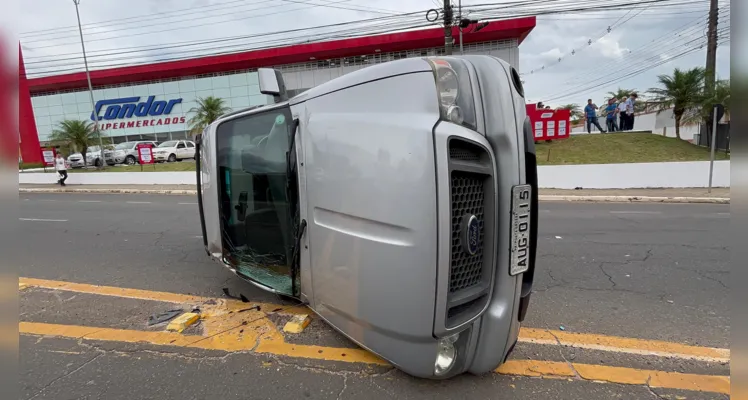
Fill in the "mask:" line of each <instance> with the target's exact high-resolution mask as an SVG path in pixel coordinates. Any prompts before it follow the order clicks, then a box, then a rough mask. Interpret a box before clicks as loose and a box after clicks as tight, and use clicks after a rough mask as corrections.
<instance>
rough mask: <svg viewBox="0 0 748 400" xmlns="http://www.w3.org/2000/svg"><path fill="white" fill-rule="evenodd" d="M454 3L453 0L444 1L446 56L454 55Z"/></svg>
mask: <svg viewBox="0 0 748 400" xmlns="http://www.w3.org/2000/svg"><path fill="white" fill-rule="evenodd" d="M452 11H453V10H452V2H451V0H444V54H446V55H448V56H451V55H452V46H453V45H454V38H452V19H453V17H454V15H453V14H452Z"/></svg>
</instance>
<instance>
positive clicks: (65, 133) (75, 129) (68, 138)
mask: <svg viewBox="0 0 748 400" xmlns="http://www.w3.org/2000/svg"><path fill="white" fill-rule="evenodd" d="M49 138H50V140H51V141H52V142H56V143H62V144H65V145H67V146H70V147H72V148H74V149H75V150H77V151H80V153H81V155H82V156H83V161H84V162H86V153H87V152H88V148H89V146H91V145H93V144H95V143H97V139H98V135H96V131H94V128H93V123H90V122H86V121H80V120H74V119H66V120H64V121H61V122H59V123H58V124H57V128H55V129H54V130H53V131H52V134H51V135H50V137H49ZM84 165H85V164H84Z"/></svg>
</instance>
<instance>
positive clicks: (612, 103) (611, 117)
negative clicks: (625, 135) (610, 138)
mask: <svg viewBox="0 0 748 400" xmlns="http://www.w3.org/2000/svg"><path fill="white" fill-rule="evenodd" d="M616 115H618V104H616V98H615V97H614V98H612V99H610V100H608V106H607V107H605V122H606V125H607V128H608V132H615V131H617V130H619V128H618V124H617V123H616Z"/></svg>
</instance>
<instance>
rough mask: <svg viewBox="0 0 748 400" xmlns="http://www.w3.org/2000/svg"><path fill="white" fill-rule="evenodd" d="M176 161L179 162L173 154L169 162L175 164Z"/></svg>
mask: <svg viewBox="0 0 748 400" xmlns="http://www.w3.org/2000/svg"><path fill="white" fill-rule="evenodd" d="M174 161H177V156H175V155H174V154H172V155H170V156H169V162H174Z"/></svg>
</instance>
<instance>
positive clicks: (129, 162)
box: [125, 157, 135, 165]
mask: <svg viewBox="0 0 748 400" xmlns="http://www.w3.org/2000/svg"><path fill="white" fill-rule="evenodd" d="M125 162H126V163H127V165H133V164H135V159H134V158H132V157H128V158H127V160H125Z"/></svg>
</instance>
